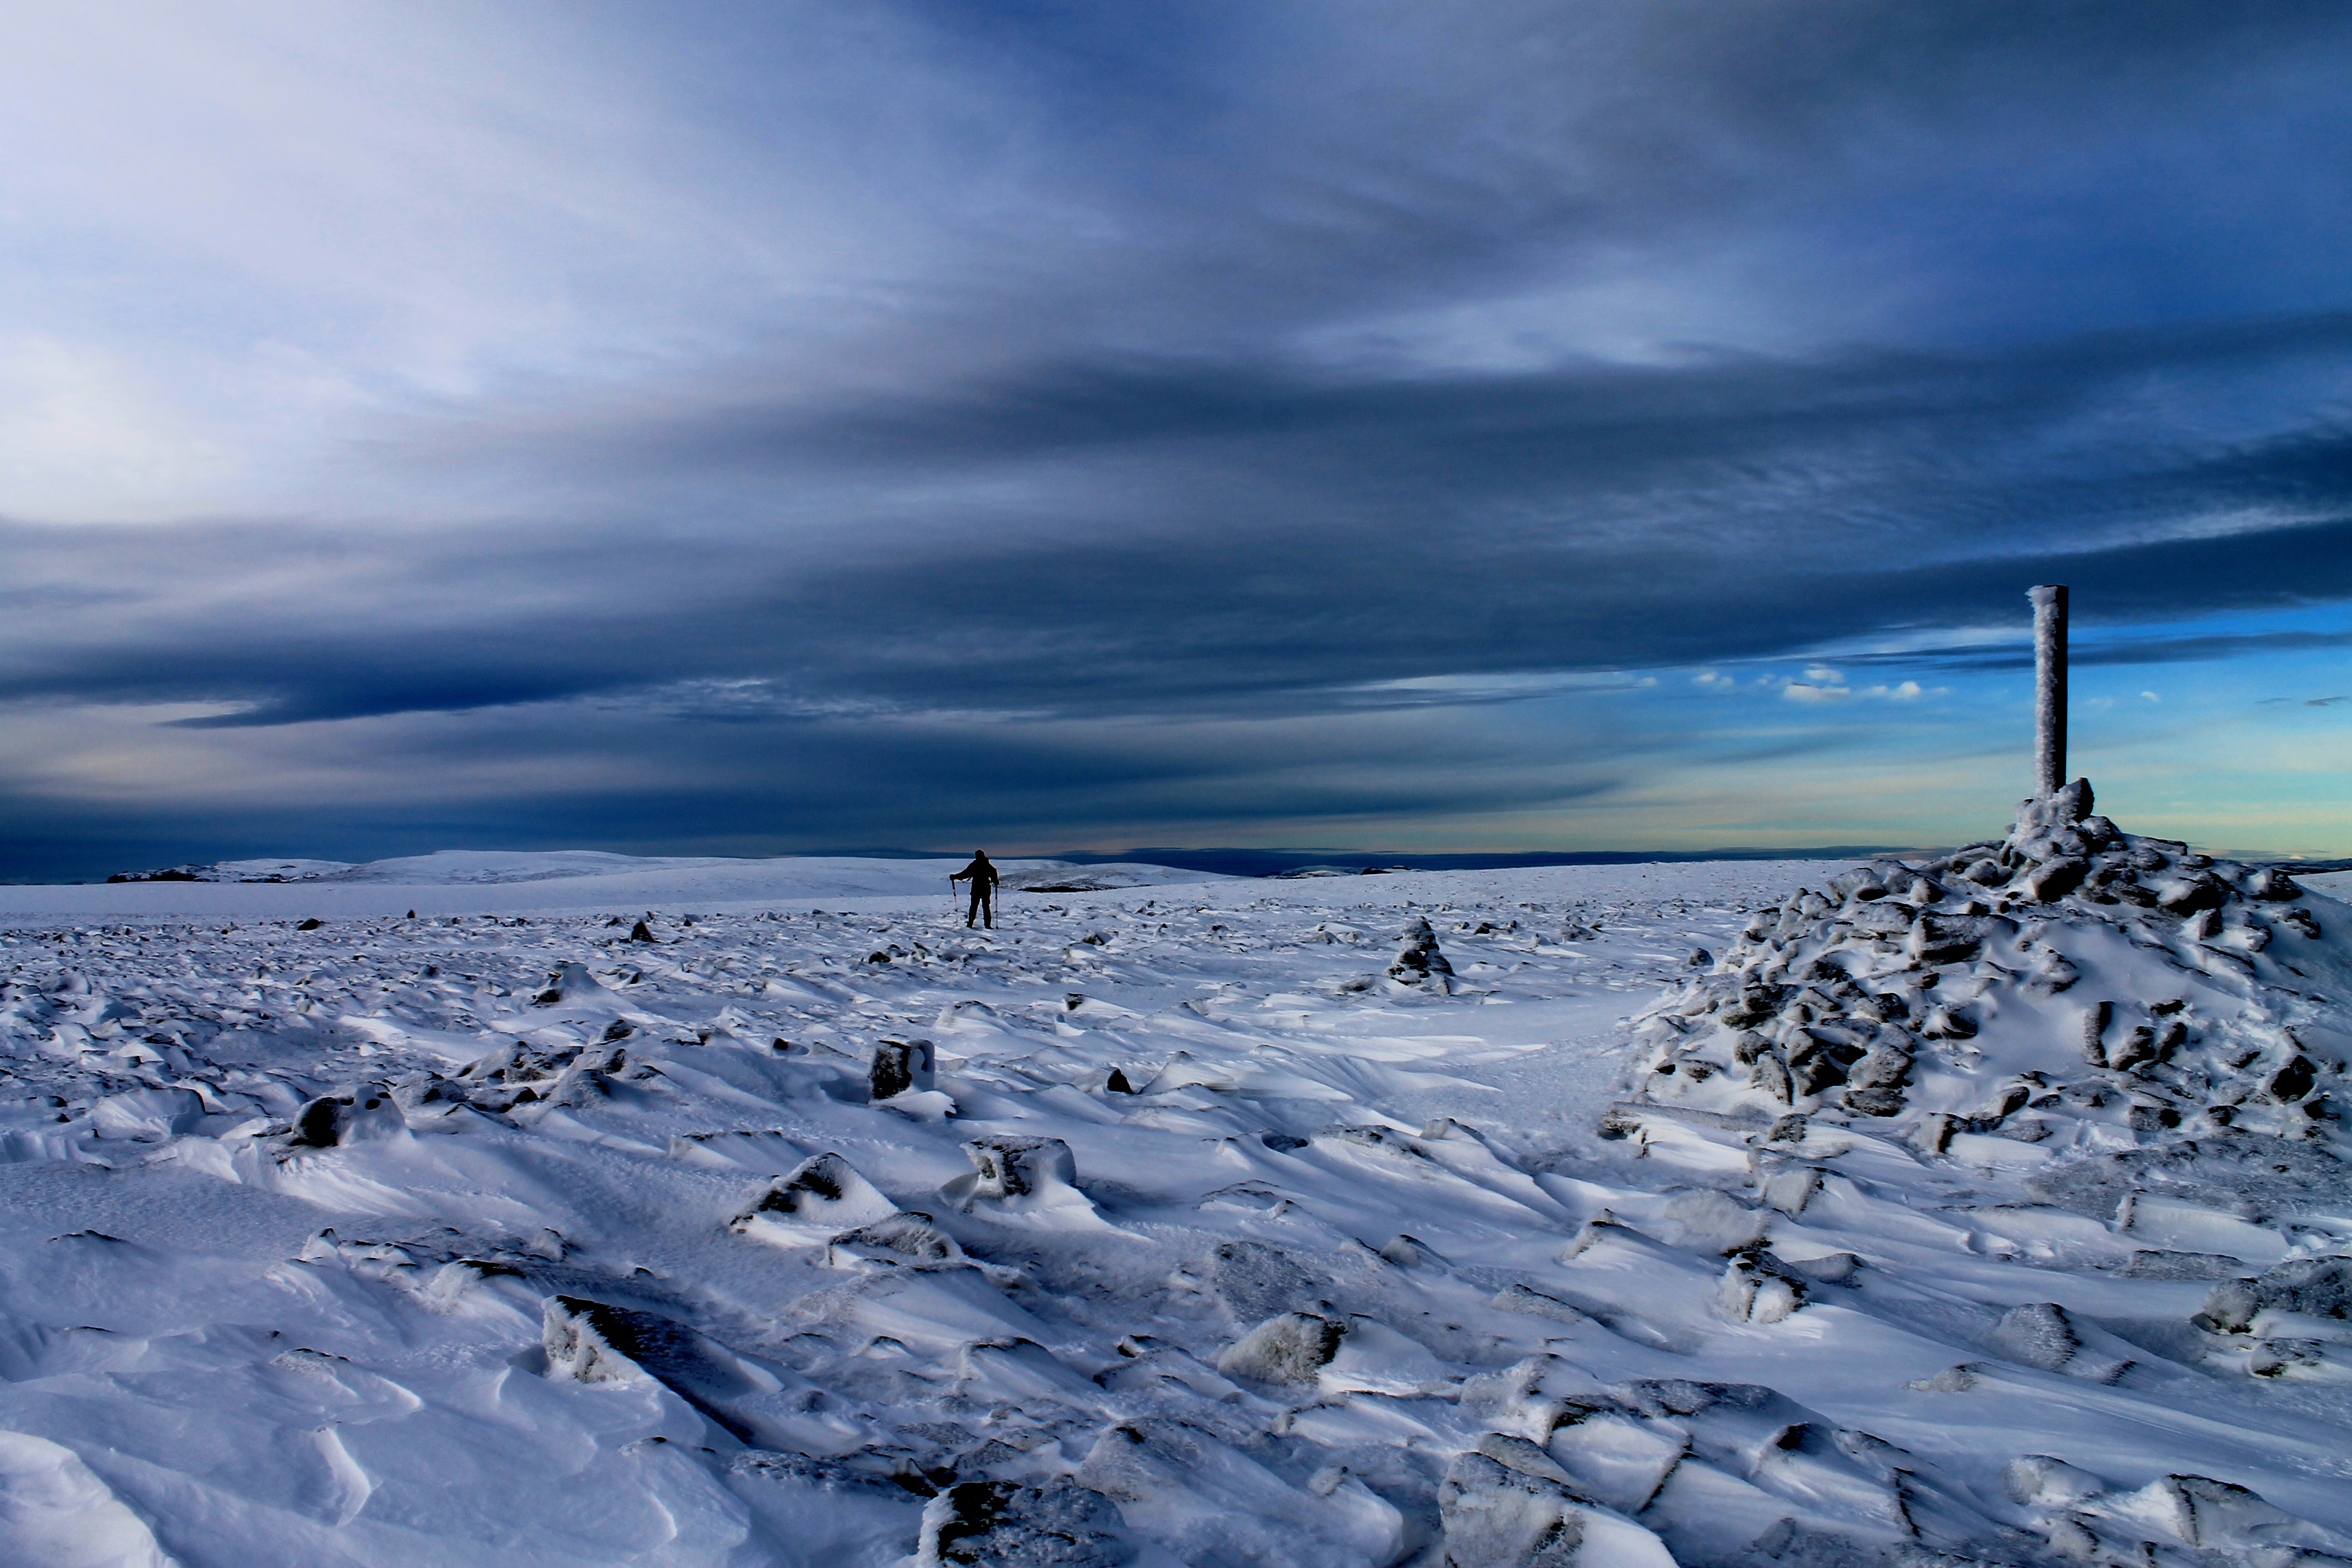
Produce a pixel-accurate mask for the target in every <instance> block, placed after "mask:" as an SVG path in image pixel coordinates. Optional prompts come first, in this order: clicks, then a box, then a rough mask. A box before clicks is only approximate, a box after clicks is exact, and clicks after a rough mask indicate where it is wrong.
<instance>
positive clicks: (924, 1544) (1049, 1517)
mask: <svg viewBox="0 0 2352 1568" xmlns="http://www.w3.org/2000/svg"><path fill="white" fill-rule="evenodd" d="M1134 1555H1135V1551H1134V1547H1133V1545H1132V1544H1131V1543H1130V1542H1129V1541H1128V1540H1127V1539H1126V1534H1125V1531H1123V1530H1121V1528H1120V1527H1119V1524H1118V1514H1117V1513H1116V1511H1115V1510H1113V1509H1112V1507H1111V1505H1110V1502H1109V1500H1108V1499H1106V1498H1104V1497H1103V1496H1102V1495H1101V1494H1100V1493H1098V1492H1095V1491H1091V1490H1088V1489H1087V1488H1085V1487H1083V1486H1080V1485H1079V1484H1078V1483H1077V1482H1076V1481H1074V1480H1071V1479H1067V1478H1066V1477H1056V1478H1055V1479H1052V1480H1050V1481H1047V1482H1046V1483H1045V1485H1043V1486H1028V1485H1024V1483H1022V1482H1019V1481H1011V1480H1002V1481H961V1482H959V1483H957V1484H956V1485H954V1486H951V1487H950V1488H948V1489H946V1490H945V1491H943V1492H941V1493H940V1494H939V1495H938V1496H937V1497H935V1498H933V1499H931V1500H930V1501H929V1503H927V1504H925V1505H924V1508H923V1533H922V1538H921V1542H920V1545H919V1549H918V1551H917V1553H916V1559H915V1561H916V1563H918V1564H919V1565H920V1568H943V1565H945V1564H950V1563H954V1564H970V1565H971V1568H1117V1565H1118V1564H1120V1563H1126V1562H1128V1561H1129V1560H1130V1559H1131V1558H1132V1557H1133V1556H1134Z"/></svg>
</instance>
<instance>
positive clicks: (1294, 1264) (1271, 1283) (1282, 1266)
mask: <svg viewBox="0 0 2352 1568" xmlns="http://www.w3.org/2000/svg"><path fill="white" fill-rule="evenodd" d="M1201 1272H1202V1276H1203V1277H1204V1278H1205V1279H1206V1280H1207V1283H1208V1285H1209V1288H1210V1289H1212V1290H1213V1291H1214V1292H1215V1293H1216V1296H1217V1298H1218V1300H1221V1301H1223V1303H1224V1305H1225V1310H1227V1311H1228V1312H1230V1313H1231V1314H1232V1315H1233V1319H1234V1322H1236V1323H1255V1322H1257V1321H1260V1320H1261V1319H1265V1318H1270V1317H1272V1316H1274V1315H1276V1313H1279V1312H1284V1311H1287V1310H1290V1309H1292V1308H1296V1307H1302V1306H1309V1305H1313V1304H1315V1303H1316V1301H1317V1300H1318V1298H1319V1297H1320V1295H1321V1293H1322V1291H1323V1290H1324V1289H1326V1287H1325V1284H1324V1281H1323V1279H1322V1278H1321V1276H1319V1275H1318V1274H1315V1273H1311V1272H1309V1271H1308V1270H1307V1268H1306V1267H1305V1266H1304V1265H1302V1264H1301V1263H1300V1262H1299V1261H1298V1260H1297V1258H1293V1257H1292V1256H1291V1255H1290V1254H1289V1253H1287V1252H1286V1251H1284V1250H1283V1249H1282V1248H1280V1247H1276V1246H1274V1245H1272V1244H1271V1243H1268V1242H1263V1241H1251V1240H1247V1239H1236V1240H1233V1241H1223V1242H1219V1243H1218V1244H1217V1246H1216V1248H1215V1249H1214V1250H1213V1251H1212V1252H1211V1253H1210V1254H1209V1257H1208V1259H1207V1261H1206V1262H1205V1263H1204V1264H1203V1265H1202V1268H1201Z"/></svg>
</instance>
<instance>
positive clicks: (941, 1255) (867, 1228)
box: [824, 1209, 966, 1268]
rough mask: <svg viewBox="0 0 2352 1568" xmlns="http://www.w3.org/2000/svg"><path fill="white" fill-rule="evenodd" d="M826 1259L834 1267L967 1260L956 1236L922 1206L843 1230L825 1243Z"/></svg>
mask: <svg viewBox="0 0 2352 1568" xmlns="http://www.w3.org/2000/svg"><path fill="white" fill-rule="evenodd" d="M824 1260H825V1265H826V1267H827V1268H857V1267H859V1266H860V1265H868V1266H877V1267H881V1268H961V1267H962V1266H963V1265H964V1263H965V1262H966V1259H965V1258H964V1253H963V1248H962V1247H959V1246H957V1245H956V1240H955V1237H951V1236H950V1235H949V1234H948V1233H947V1232H945V1231H943V1230H941V1229H940V1227H939V1225H938V1224H937V1222H935V1221H934V1220H933V1219H932V1218H931V1216H930V1215H927V1214H925V1213H923V1212H922V1211H921V1210H919V1209H908V1210H907V1211H906V1212H905V1213H903V1214H894V1215H888V1216H887V1217H885V1218H882V1219H877V1220H876V1221H874V1222H873V1223H872V1224H870V1225H861V1226H858V1227H857V1228H856V1230H848V1231H844V1232H842V1233H841V1234H840V1235H839V1236H836V1237H834V1238H833V1239H832V1240H831V1241H829V1242H827V1243H826V1244H825V1249H824Z"/></svg>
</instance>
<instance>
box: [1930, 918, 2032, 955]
mask: <svg viewBox="0 0 2352 1568" xmlns="http://www.w3.org/2000/svg"><path fill="white" fill-rule="evenodd" d="M2016 930H2017V925H2016V922H2014V921H2008V920H2003V919H2001V918H2000V916H1998V915H1938V914H1923V915H1921V916H1920V917H1919V921H1918V923H1917V924H1916V925H1914V926H1913V927H1912V928H1911V934H1910V936H1909V937H1908V938H1907V939H1906V942H1905V943H1904V948H1905V951H1906V952H1908V953H1909V954H1910V956H1911V958H1912V959H1913V960H1914V961H1915V962H1916V963H1959V962H1960V961H1962V960H1963V959H1969V958H1974V957H1977V956H1978V955H1979V953H1981V952H1983V951H1984V946H1985V943H1987V942H1990V941H1992V940H1993V939H1994V938H1996V937H1998V936H2002V935H2007V934H2009V933H2011V932H2014V931H2016Z"/></svg>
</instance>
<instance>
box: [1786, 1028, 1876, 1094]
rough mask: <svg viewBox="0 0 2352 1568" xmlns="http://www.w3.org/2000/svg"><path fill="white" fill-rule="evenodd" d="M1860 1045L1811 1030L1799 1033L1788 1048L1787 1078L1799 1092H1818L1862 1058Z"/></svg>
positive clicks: (1832, 1084) (1837, 1080) (1839, 1080)
mask: <svg viewBox="0 0 2352 1568" xmlns="http://www.w3.org/2000/svg"><path fill="white" fill-rule="evenodd" d="M1863 1055H1864V1051H1863V1047H1860V1046H1857V1045H1853V1044H1852V1043H1850V1042H1848V1041H1845V1040H1842V1039H1837V1038H1834V1037H1830V1036H1827V1035H1823V1034H1820V1033H1817V1032H1815V1031H1814V1030H1811V1029H1803V1030H1801V1031H1800V1032H1799V1043H1797V1044H1795V1045H1793V1046H1792V1047H1790V1051H1789V1080H1790V1084H1791V1085H1792V1086H1793V1087H1794V1088H1795V1089H1796V1092H1797V1093H1799V1094H1819V1093H1821V1092H1822V1090H1823V1089H1831V1088H1834V1087H1835V1086H1837V1085H1838V1084H1842V1083H1843V1082H1844V1081H1845V1079H1846V1068H1848V1067H1849V1066H1851V1065H1852V1064H1853V1063H1854V1062H1857V1061H1860V1060H1861V1059H1862V1058H1863Z"/></svg>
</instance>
